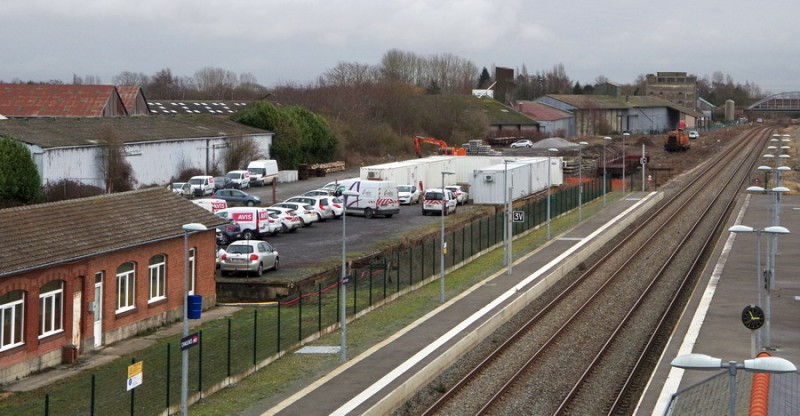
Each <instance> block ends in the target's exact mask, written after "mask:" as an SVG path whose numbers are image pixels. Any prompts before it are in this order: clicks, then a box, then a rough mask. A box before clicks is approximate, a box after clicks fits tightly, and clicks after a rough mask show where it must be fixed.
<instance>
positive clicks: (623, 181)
mask: <svg viewBox="0 0 800 416" xmlns="http://www.w3.org/2000/svg"><path fill="white" fill-rule="evenodd" d="M630 135H631V134H630V133H622V196H625V138H626V137H628V136H630Z"/></svg>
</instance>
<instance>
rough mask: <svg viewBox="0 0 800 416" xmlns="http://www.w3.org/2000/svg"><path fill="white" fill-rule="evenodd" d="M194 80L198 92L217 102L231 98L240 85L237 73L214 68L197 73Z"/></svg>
mask: <svg viewBox="0 0 800 416" xmlns="http://www.w3.org/2000/svg"><path fill="white" fill-rule="evenodd" d="M192 80H193V81H194V85H195V86H196V87H197V90H198V92H200V93H201V94H204V95H206V96H208V97H210V98H214V99H217V100H222V99H225V98H230V96H231V95H232V92H233V89H234V87H236V85H238V78H237V76H236V74H235V73H233V72H231V71H228V70H225V69H222V68H213V67H205V68H203V69H201V70H199V71H197V72H195V73H194V77H193V78H192Z"/></svg>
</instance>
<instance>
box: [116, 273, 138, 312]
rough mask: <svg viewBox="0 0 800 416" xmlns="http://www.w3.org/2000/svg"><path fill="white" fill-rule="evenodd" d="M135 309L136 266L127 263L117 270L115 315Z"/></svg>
mask: <svg viewBox="0 0 800 416" xmlns="http://www.w3.org/2000/svg"><path fill="white" fill-rule="evenodd" d="M135 307H136V264H135V263H133V262H131V261H129V262H127V263H123V264H122V265H121V266H119V267H118V268H117V313H120V312H125V311H129V310H131V309H133V308H135Z"/></svg>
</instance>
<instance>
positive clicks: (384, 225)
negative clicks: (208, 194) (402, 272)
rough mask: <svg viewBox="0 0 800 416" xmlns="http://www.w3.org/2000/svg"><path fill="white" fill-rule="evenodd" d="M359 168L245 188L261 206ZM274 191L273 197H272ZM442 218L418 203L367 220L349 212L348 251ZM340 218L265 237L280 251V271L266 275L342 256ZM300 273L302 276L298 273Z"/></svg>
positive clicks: (290, 273) (284, 274) (283, 274)
mask: <svg viewBox="0 0 800 416" xmlns="http://www.w3.org/2000/svg"><path fill="white" fill-rule="evenodd" d="M358 174H359V169H358V168H354V169H349V170H346V171H342V172H335V173H330V174H328V175H326V176H325V177H312V178H309V179H307V180H303V181H297V182H289V183H278V184H277V185H276V187H275V189H274V191H273V188H272V187H271V186H265V187H253V188H250V189H246V191H247V192H248V193H251V194H254V195H257V196H258V197H259V198H261V201H262V206H265V207H266V206H270V205H272V204H273V200H274V201H275V202H281V201H284V200H286V199H287V198H290V197H292V196H296V195H301V194H302V193H304V192H306V191H310V190H312V189H318V188H321V187H322V186H324V185H325V184H327V183H328V182H331V181H334V180H341V179H346V178H353V177H357V176H358ZM273 192H274V199H273ZM470 208H471V205H465V206H459V207H458V210H459V211H461V210H467V209H470ZM440 221H441V219H440V218H439V217H438V216H436V215H433V216H423V215H422V208H421V204H415V205H401V206H400V214H398V215H394V216H392V217H391V218H384V217H379V216H376V217H374V218H372V219H367V218H364V217H360V216H354V215H348V216H347V220H346V229H347V252H348V253H360V254H368V253H370V252H371V251H372V250H373V249H374V247H375V246H376V244H377V243H379V242H380V241H386V240H390V239H392V238H396V237H398V236H402V235H406V234H407V233H412V234H413V230H415V229H420V228H423V227H425V226H426V225H428V226H429V225H431V224H439V223H440ZM342 228H343V225H342V220H341V219H331V220H326V221H322V222H316V223H314V224H313V225H311V226H309V227H302V228H300V229H298V230H297V231H295V232H292V233H279V234H278V235H275V236H267V237H264V238H263V239H264V240H265V241H268V242H269V243H270V244H271V245H272V246H273V247H275V248H276V249H277V250H278V253H279V254H280V270H278V271H277V272H275V271H269V272H265V274H264V276H265V277H271V278H293V277H297V278H299V277H303V276H304V272H305V271H308V270H309V269H312V268H314V267H315V266H317V267H319V266H320V265H321V264H326V263H328V262H331V263H333V262H336V261H337V260H340V259H341V256H342ZM300 275H303V276H300Z"/></svg>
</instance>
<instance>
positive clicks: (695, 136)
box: [689, 130, 700, 139]
mask: <svg viewBox="0 0 800 416" xmlns="http://www.w3.org/2000/svg"><path fill="white" fill-rule="evenodd" d="M689 138H690V139H699V138H700V133H698V132H697V130H689Z"/></svg>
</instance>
